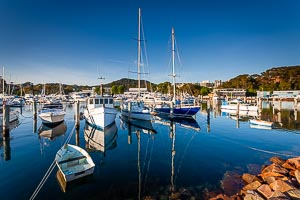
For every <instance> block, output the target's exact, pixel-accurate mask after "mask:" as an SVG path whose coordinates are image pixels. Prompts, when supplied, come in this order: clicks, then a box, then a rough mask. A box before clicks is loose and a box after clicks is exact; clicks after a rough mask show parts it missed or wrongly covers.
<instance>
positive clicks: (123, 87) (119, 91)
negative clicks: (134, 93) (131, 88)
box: [118, 85, 125, 94]
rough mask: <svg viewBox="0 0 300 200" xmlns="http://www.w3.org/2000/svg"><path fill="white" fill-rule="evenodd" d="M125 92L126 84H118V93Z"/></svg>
mask: <svg viewBox="0 0 300 200" xmlns="http://www.w3.org/2000/svg"><path fill="white" fill-rule="evenodd" d="M124 92H125V86H124V85H119V86H118V93H119V94H124Z"/></svg>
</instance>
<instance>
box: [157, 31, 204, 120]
mask: <svg viewBox="0 0 300 200" xmlns="http://www.w3.org/2000/svg"><path fill="white" fill-rule="evenodd" d="M172 77H173V101H172V102H171V103H170V104H163V105H159V106H156V107H155V108H154V110H155V113H156V114H157V115H167V116H168V117H170V118H190V117H193V116H194V115H195V114H196V113H197V112H198V111H199V110H200V106H194V105H193V106H181V105H178V104H176V83H175V77H176V74H175V33H174V28H172Z"/></svg>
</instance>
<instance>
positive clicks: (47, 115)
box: [39, 111, 66, 123]
mask: <svg viewBox="0 0 300 200" xmlns="http://www.w3.org/2000/svg"><path fill="white" fill-rule="evenodd" d="M65 115H66V112H65V111H60V112H43V113H40V114H39V117H40V118H41V120H42V122H43V123H58V122H62V121H63V120H64V118H65Z"/></svg>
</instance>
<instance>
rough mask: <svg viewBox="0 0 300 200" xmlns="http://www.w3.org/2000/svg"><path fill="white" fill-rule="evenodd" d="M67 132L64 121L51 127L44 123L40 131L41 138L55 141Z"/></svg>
mask: <svg viewBox="0 0 300 200" xmlns="http://www.w3.org/2000/svg"><path fill="white" fill-rule="evenodd" d="M66 131H67V125H66V123H65V122H64V121H63V122H61V123H60V124H57V125H54V126H50V125H46V124H44V123H42V124H41V126H40V127H39V130H38V134H39V137H42V138H47V139H49V140H54V139H55V138H56V137H58V136H60V135H63V134H65V133H66Z"/></svg>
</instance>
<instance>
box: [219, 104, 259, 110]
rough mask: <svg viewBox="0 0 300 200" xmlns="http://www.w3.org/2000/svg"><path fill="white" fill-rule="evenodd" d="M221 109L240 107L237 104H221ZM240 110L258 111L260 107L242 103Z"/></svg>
mask: <svg viewBox="0 0 300 200" xmlns="http://www.w3.org/2000/svg"><path fill="white" fill-rule="evenodd" d="M221 109H226V110H237V109H238V107H237V105H221ZM239 110H240V111H257V110H258V107H257V106H249V105H240V106H239Z"/></svg>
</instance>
